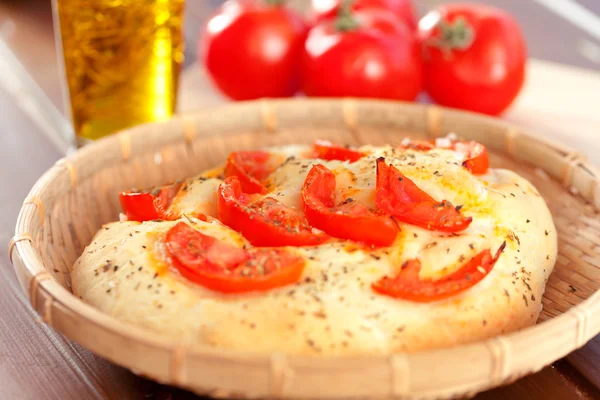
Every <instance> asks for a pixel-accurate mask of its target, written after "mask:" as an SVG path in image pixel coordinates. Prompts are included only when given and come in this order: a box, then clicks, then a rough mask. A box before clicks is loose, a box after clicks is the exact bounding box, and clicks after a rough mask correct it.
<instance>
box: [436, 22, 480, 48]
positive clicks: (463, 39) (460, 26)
mask: <svg viewBox="0 0 600 400" xmlns="http://www.w3.org/2000/svg"><path fill="white" fill-rule="evenodd" d="M438 27H439V28H440V37H439V39H438V40H436V43H434V46H436V47H439V48H440V49H442V50H446V51H448V50H454V49H457V50H466V49H468V48H469V47H471V44H473V41H474V40H475V31H474V30H473V27H472V26H471V25H469V23H468V22H467V20H466V19H465V18H464V17H462V16H459V17H457V18H456V19H455V20H454V21H452V22H447V21H446V20H444V19H443V18H442V19H440V21H439V22H438Z"/></svg>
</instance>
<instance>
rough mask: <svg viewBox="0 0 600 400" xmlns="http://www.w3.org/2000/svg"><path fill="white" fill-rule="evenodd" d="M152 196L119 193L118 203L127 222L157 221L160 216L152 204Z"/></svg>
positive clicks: (148, 194)
mask: <svg viewBox="0 0 600 400" xmlns="http://www.w3.org/2000/svg"><path fill="white" fill-rule="evenodd" d="M154 200H155V198H154V196H152V195H151V194H150V193H135V192H121V193H120V194H119V201H120V203H121V208H122V209H123V212H124V213H125V215H126V216H127V219H128V220H129V221H139V222H144V221H150V220H153V219H159V218H160V215H159V214H158V210H157V209H156V206H155V204H154Z"/></svg>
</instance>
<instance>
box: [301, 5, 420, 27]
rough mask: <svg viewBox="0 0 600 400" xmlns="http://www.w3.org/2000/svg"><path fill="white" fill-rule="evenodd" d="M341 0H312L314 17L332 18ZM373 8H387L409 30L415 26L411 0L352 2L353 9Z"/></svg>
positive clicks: (415, 21) (321, 18) (319, 18)
mask: <svg viewBox="0 0 600 400" xmlns="http://www.w3.org/2000/svg"><path fill="white" fill-rule="evenodd" d="M341 2H342V0H312V8H313V13H314V16H315V19H316V20H317V21H319V22H320V21H323V20H325V19H330V18H334V17H335V16H336V15H337V14H338V12H339V9H340V4H341ZM373 8H376V9H384V10H389V11H391V12H392V13H393V14H394V15H395V16H396V17H397V18H398V19H399V20H400V21H402V22H404V23H405V24H406V25H407V26H408V27H409V28H410V29H411V30H415V29H416V28H417V20H416V18H415V10H414V7H413V3H412V0H356V1H354V2H353V3H352V9H353V10H364V9H373Z"/></svg>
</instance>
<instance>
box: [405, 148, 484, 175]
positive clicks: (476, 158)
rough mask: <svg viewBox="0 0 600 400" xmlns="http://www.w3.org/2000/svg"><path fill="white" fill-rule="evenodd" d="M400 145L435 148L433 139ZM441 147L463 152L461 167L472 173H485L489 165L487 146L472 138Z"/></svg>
mask: <svg viewBox="0 0 600 400" xmlns="http://www.w3.org/2000/svg"><path fill="white" fill-rule="evenodd" d="M401 147H402V148H404V149H412V150H419V151H429V150H432V149H435V148H436V141H435V139H433V140H411V141H410V142H408V143H406V144H405V145H402V146H401ZM442 148H449V149H452V150H454V151H457V152H458V153H461V154H463V155H464V157H465V161H463V163H462V165H463V167H465V168H466V169H468V170H469V171H471V173H472V174H474V175H480V174H485V173H486V172H487V170H488V168H489V167H490V159H489V156H488V151H487V148H486V147H485V146H484V145H482V144H481V143H479V142H476V141H474V140H471V141H468V142H463V141H459V140H453V141H451V142H450V146H449V147H442Z"/></svg>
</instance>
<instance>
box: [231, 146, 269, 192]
mask: <svg viewBox="0 0 600 400" xmlns="http://www.w3.org/2000/svg"><path fill="white" fill-rule="evenodd" d="M278 159H279V157H276V156H273V155H271V154H270V153H268V152H266V151H236V152H233V153H231V154H230V155H229V157H228V158H227V164H226V165H225V176H226V177H229V176H237V177H238V179H239V180H240V184H241V185H242V190H243V191H244V192H245V193H249V194H253V193H262V194H264V193H267V188H266V187H265V186H264V185H263V184H262V183H261V182H260V181H263V180H265V179H266V178H267V176H269V174H270V173H271V172H273V171H274V170H275V169H276V168H277V165H278V162H277V160H278Z"/></svg>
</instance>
